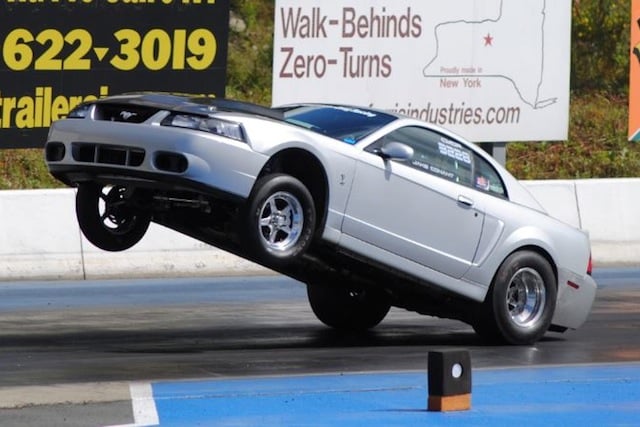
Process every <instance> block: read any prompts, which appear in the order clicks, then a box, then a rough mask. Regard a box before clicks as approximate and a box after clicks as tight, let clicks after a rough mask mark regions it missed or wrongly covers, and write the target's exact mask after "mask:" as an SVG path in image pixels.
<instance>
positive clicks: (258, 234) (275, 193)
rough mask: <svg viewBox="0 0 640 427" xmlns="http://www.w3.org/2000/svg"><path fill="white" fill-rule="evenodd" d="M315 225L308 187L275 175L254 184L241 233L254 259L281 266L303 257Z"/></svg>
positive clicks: (297, 181)
mask: <svg viewBox="0 0 640 427" xmlns="http://www.w3.org/2000/svg"><path fill="white" fill-rule="evenodd" d="M315 224H316V212H315V206H314V203H313V197H312V196H311V193H310V192H309V190H308V189H307V187H305V185H304V184H303V183H302V182H300V181H299V180H298V179H296V178H294V177H292V176H289V175H284V174H274V175H269V176H266V177H263V178H261V179H260V180H258V182H256V184H255V186H254V189H253V191H252V192H251V195H250V196H249V200H248V201H247V207H246V211H245V214H244V224H242V227H243V230H242V232H243V234H244V236H245V242H246V243H247V245H248V248H249V250H250V251H251V253H252V254H253V255H254V256H256V257H257V258H258V259H259V260H261V261H265V262H266V263H268V264H274V265H282V264H287V263H289V262H292V261H294V260H296V259H297V258H299V257H300V256H302V255H303V254H304V252H305V251H306V250H307V248H308V247H309V245H310V244H311V240H312V238H313V233H314V230H315Z"/></svg>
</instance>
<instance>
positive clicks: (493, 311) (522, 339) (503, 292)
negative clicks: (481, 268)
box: [473, 251, 557, 345]
mask: <svg viewBox="0 0 640 427" xmlns="http://www.w3.org/2000/svg"><path fill="white" fill-rule="evenodd" d="M556 294H557V289H556V277H555V274H554V271H553V269H552V268H551V265H550V264H549V262H548V261H547V260H546V259H545V258H544V257H543V256H541V255H540V254H538V253H536V252H532V251H519V252H515V253H513V254H511V255H510V256H509V257H507V259H506V260H505V261H504V262H503V263H502V265H501V266H500V268H499V269H498V272H497V274H496V276H495V278H494V280H493V283H492V285H491V288H490V289H489V295H488V296H487V299H486V300H485V303H484V304H483V305H482V306H481V307H480V310H481V312H480V313H479V315H478V317H477V319H476V320H475V322H474V324H473V327H474V329H475V330H476V332H478V333H479V334H480V335H482V336H484V337H485V338H489V339H492V340H498V341H503V342H507V343H509V344H515V345H528V344H533V343H535V342H536V341H538V340H539V339H540V338H542V336H543V335H544V334H545V333H546V332H547V330H548V329H549V325H550V324H551V320H552V317H553V313H554V310H555V306H556Z"/></svg>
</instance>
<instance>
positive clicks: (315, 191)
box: [45, 93, 596, 344]
mask: <svg viewBox="0 0 640 427" xmlns="http://www.w3.org/2000/svg"><path fill="white" fill-rule="evenodd" d="M45 156H46V162H47V165H48V167H49V170H50V172H51V173H52V174H53V175H54V176H55V177H56V178H57V179H59V180H61V181H63V182H64V183H66V184H68V185H72V186H76V187H77V189H78V190H77V198H76V212H77V217H78V222H79V224H80V228H81V230H82V232H83V233H84V235H85V236H86V237H87V239H88V240H90V241H91V242H92V243H93V244H95V245H96V246H98V247H99V248H102V249H105V250H108V251H121V250H125V249H127V248H129V247H131V246H132V245H134V244H136V243H137V242H138V241H139V240H140V239H141V238H142V237H143V235H144V234H145V232H146V231H147V228H148V226H149V223H150V222H151V221H154V222H156V223H159V224H162V225H165V226H167V227H170V228H172V229H174V230H177V231H179V232H181V233H185V234H187V235H190V236H192V237H195V238H197V239H199V240H201V241H204V242H207V243H209V244H211V245H214V246H217V247H219V248H222V249H224V250H227V251H229V252H231V253H234V254H237V255H239V256H241V257H244V258H247V259H250V260H252V261H255V262H258V263H260V264H262V265H264V266H267V267H269V268H272V269H274V270H276V271H279V272H281V273H283V274H286V275H288V276H291V277H293V278H295V279H297V280H300V281H301V282H304V283H306V284H307V291H308V292H307V293H308V296H309V302H310V304H311V307H312V309H313V311H314V313H315V314H316V316H317V317H318V318H319V319H320V320H321V321H322V322H324V323H325V324H327V325H329V326H331V327H334V328H340V329H356V330H357V329H360V330H361V329H367V328H371V327H373V326H375V325H377V324H378V323H379V322H380V321H381V320H382V319H383V318H384V317H385V315H386V314H387V312H388V311H389V308H390V307H391V306H397V307H403V308H406V309H408V310H413V311H417V312H419V313H423V314H428V315H434V316H440V317H447V318H453V319H458V320H461V321H464V322H467V323H469V324H470V325H472V326H473V328H474V330H475V331H476V332H477V333H479V334H480V335H481V336H483V337H485V338H487V339H490V340H493V341H500V342H506V343H511V344H531V343H533V342H535V341H537V340H539V339H540V338H541V337H542V336H543V335H544V334H545V333H546V332H547V331H555V332H563V331H565V330H566V329H568V328H570V329H575V328H578V327H579V326H580V325H582V324H583V323H584V321H585V320H586V318H587V315H588V313H589V311H590V309H591V305H592V303H593V300H594V297H595V292H596V283H595V282H594V280H593V279H592V278H591V254H590V244H589V239H588V236H587V235H586V234H585V232H583V231H581V230H578V229H575V228H573V227H571V226H569V225H567V224H564V223H562V222H560V221H558V220H556V219H554V218H551V217H550V216H548V215H547V214H546V213H545V212H544V210H543V209H542V207H541V206H540V205H539V204H538V203H537V202H536V200H535V199H534V198H533V197H532V196H531V195H530V194H529V193H528V192H527V191H526V189H525V188H524V187H523V186H521V185H520V184H519V183H518V181H517V180H516V179H515V178H514V177H513V176H512V175H510V174H509V173H508V172H507V171H506V170H505V169H504V168H503V167H501V166H500V165H499V164H498V163H497V162H496V161H494V160H493V159H492V158H491V156H489V155H487V154H486V153H485V152H484V151H483V150H481V149H479V148H478V147H476V146H475V145H473V144H472V143H470V142H468V141H465V140H464V139H463V138H461V137H459V136H457V135H454V134H452V133H451V132H448V131H446V130H444V129H441V128H439V127H436V126H433V125H430V124H427V123H425V122H422V121H418V120H415V119H411V118H407V117H404V116H399V115H395V114H390V113H388V112H383V111H376V110H371V109H368V108H362V107H355V106H345V105H327V104H304V105H303V104H300V105H288V106H284V107H279V108H266V107H261V106H258V105H254V104H249V103H243V102H237V101H231V100H226V99H213V98H203V97H188V96H182V95H172V94H163V93H133V94H124V95H120V96H112V97H107V98H103V99H100V100H97V101H93V102H88V103H85V104H81V105H80V106H78V107H77V108H75V109H74V110H73V111H72V112H71V113H70V114H69V116H68V117H67V118H66V119H64V120H60V121H57V122H55V123H54V124H53V125H52V126H51V129H50V132H49V137H48V140H47V143H46V148H45Z"/></svg>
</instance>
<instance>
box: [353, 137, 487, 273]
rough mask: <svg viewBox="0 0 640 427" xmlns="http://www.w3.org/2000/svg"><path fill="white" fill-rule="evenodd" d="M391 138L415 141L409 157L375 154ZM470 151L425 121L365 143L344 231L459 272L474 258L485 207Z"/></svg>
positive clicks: (429, 264)
mask: <svg viewBox="0 0 640 427" xmlns="http://www.w3.org/2000/svg"><path fill="white" fill-rule="evenodd" d="M389 142H400V143H402V144H405V145H407V146H409V147H411V148H412V149H413V154H412V155H411V157H410V158H409V159H406V160H404V161H400V160H398V159H392V158H391V159H389V158H387V159H385V158H383V156H381V155H380V154H379V151H380V149H381V147H382V146H383V145H385V144H387V143H389ZM472 159H473V154H472V152H471V151H470V150H469V149H468V148H466V147H464V146H463V145H462V144H460V143H458V142H456V141H453V140H451V139H450V138H447V137H445V136H443V135H441V134H439V133H437V132H434V131H432V130H430V129H426V128H422V127H418V126H410V127H404V128H400V129H397V130H395V131H393V132H391V133H390V134H388V135H387V136H385V137H384V138H382V139H380V140H378V141H376V142H375V143H373V144H371V145H370V146H369V147H367V148H366V149H365V151H364V152H363V155H362V157H361V159H360V160H359V161H358V163H357V166H356V173H355V177H354V181H353V186H352V190H351V194H350V196H349V200H348V203H347V209H346V215H345V218H344V222H343V228H342V231H343V233H344V234H347V235H350V236H352V237H355V238H356V239H359V240H362V241H364V242H367V243H369V244H372V245H375V246H377V247H380V248H383V249H385V250H387V251H390V252H392V253H394V254H396V255H399V256H401V257H404V258H406V259H409V260H411V261H414V262H416V263H419V264H422V265H424V266H427V267H430V268H432V269H435V270H437V271H439V272H442V273H445V274H447V275H450V276H452V277H457V278H459V277H462V276H463V275H464V273H465V272H466V271H467V270H468V268H469V266H470V265H471V262H472V261H473V258H474V255H475V252H476V249H477V247H478V242H479V240H480V234H481V231H482V223H483V218H484V215H483V213H482V211H481V209H480V208H479V207H478V206H476V205H475V201H474V193H475V190H473V188H472V186H471V183H472V176H473V171H472V168H473V165H472V163H473V160H472Z"/></svg>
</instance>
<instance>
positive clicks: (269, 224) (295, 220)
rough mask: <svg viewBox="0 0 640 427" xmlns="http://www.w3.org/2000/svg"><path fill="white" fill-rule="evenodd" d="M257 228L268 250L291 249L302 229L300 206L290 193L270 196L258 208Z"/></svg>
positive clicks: (302, 221) (302, 218)
mask: <svg viewBox="0 0 640 427" xmlns="http://www.w3.org/2000/svg"><path fill="white" fill-rule="evenodd" d="M258 228H259V230H258V231H259V235H260V237H261V238H262V241H263V245H264V246H265V247H267V248H268V249H270V250H274V251H281V252H283V251H287V250H289V249H291V248H292V247H294V246H295V245H296V243H297V242H298V239H299V238H300V235H301V234H302V230H303V228H304V213H303V210H302V204H301V203H300V201H299V200H298V199H297V198H296V197H295V196H293V195H292V194H291V193H288V192H285V191H279V192H277V193H274V194H272V195H271V196H270V197H269V198H267V200H266V201H265V202H264V203H263V205H262V207H261V208H260V214H259V220H258Z"/></svg>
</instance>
